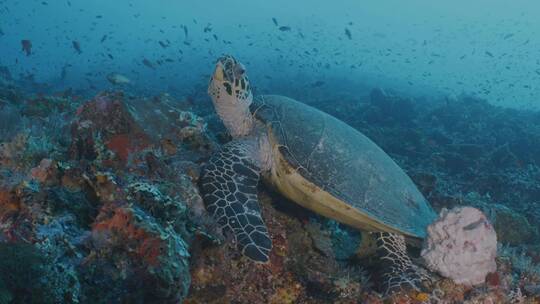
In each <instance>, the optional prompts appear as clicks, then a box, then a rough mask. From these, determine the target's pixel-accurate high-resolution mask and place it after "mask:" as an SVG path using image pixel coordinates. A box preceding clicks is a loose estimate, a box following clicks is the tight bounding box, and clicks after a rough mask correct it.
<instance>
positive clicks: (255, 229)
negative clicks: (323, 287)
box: [201, 141, 272, 263]
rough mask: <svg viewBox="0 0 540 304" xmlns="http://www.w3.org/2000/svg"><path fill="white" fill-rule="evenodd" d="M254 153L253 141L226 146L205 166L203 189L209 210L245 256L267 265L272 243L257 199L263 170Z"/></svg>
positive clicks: (202, 177)
mask: <svg viewBox="0 0 540 304" xmlns="http://www.w3.org/2000/svg"><path fill="white" fill-rule="evenodd" d="M251 150H252V149H251V147H250V143H249V142H244V141H233V142H230V143H228V144H226V145H225V146H224V147H223V148H222V149H221V151H219V152H217V153H216V154H214V155H213V156H212V157H211V158H210V161H209V162H208V164H207V165H206V166H205V167H204V169H203V172H202V175H201V188H202V192H203V200H204V203H205V205H206V209H207V210H208V212H209V213H210V214H211V215H212V216H213V217H214V219H215V220H216V221H217V222H218V223H219V224H220V225H221V226H222V228H223V229H224V230H225V232H228V231H230V232H233V234H234V236H235V239H236V242H237V245H238V249H239V250H240V251H241V252H242V254H244V255H245V256H247V257H249V258H250V259H252V260H254V261H256V262H261V263H265V262H268V256H269V253H270V250H271V249H272V241H271V240H270V237H269V235H268V230H267V229H266V225H265V224H264V221H263V219H262V217H261V210H260V207H259V201H258V199H257V184H258V182H259V176H260V169H259V167H258V166H257V165H255V163H256V162H255V161H254V160H253V159H251V157H252V153H250V151H251Z"/></svg>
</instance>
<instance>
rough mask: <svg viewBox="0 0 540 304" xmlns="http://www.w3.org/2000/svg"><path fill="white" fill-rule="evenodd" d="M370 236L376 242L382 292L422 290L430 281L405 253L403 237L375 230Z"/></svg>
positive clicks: (405, 247) (386, 293) (387, 293)
mask: <svg viewBox="0 0 540 304" xmlns="http://www.w3.org/2000/svg"><path fill="white" fill-rule="evenodd" d="M372 236H373V237H375V239H376V243H377V249H376V250H377V256H378V258H379V259H380V263H381V267H380V277H381V279H382V282H383V286H382V290H383V292H384V294H385V295H389V294H392V293H394V292H399V291H401V290H410V289H414V290H417V291H422V290H423V289H424V284H425V283H426V282H429V281H430V277H429V276H428V275H427V273H425V272H424V271H423V269H422V268H420V267H419V266H417V265H415V264H414V263H413V262H412V260H411V258H410V257H409V255H408V254H407V246H406V243H405V237H404V236H403V235H400V234H395V233H388V232H375V233H373V235H372Z"/></svg>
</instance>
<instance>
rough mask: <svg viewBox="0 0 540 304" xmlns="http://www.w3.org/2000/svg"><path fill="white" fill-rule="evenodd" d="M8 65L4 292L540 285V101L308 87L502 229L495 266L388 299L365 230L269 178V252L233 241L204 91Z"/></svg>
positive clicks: (465, 296) (236, 293) (302, 291)
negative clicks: (213, 212)
mask: <svg viewBox="0 0 540 304" xmlns="http://www.w3.org/2000/svg"><path fill="white" fill-rule="evenodd" d="M2 75H3V74H2ZM0 80H1V81H0V165H1V166H0V303H179V302H184V303H343V304H345V303H482V302H484V303H510V302H516V303H521V302H523V303H527V301H528V302H530V303H534V301H537V302H538V301H539V299H540V295H539V293H540V292H539V287H538V286H540V270H539V269H540V266H538V264H539V263H540V255H539V254H538V252H540V250H539V248H538V245H537V243H538V241H539V238H540V236H539V233H538V231H539V229H540V227H539V226H538V223H540V211H539V210H540V202H539V201H538V197H540V185H538V183H536V182H534V181H537V180H539V179H540V169H539V166H540V158H539V156H540V135H539V134H540V129H539V127H538V121H540V120H539V119H540V116H538V114H535V113H527V112H520V111H516V110H506V109H501V108H497V107H493V106H491V105H489V104H488V103H486V102H484V101H481V100H477V99H474V98H470V97H466V96H463V97H456V98H455V100H453V101H452V102H445V101H441V102H437V101H433V100H429V101H427V100H421V99H417V100H416V99H415V100H413V99H410V98H403V97H400V96H399V95H396V94H392V93H391V92H385V91H384V90H375V91H373V92H372V94H371V95H369V96H365V97H361V98H360V100H358V99H359V97H357V96H354V97H350V98H347V96H346V95H344V96H343V97H344V98H343V99H341V100H331V101H326V100H323V99H320V100H313V101H311V104H312V105H314V106H316V107H318V108H321V109H322V110H325V111H327V112H329V113H330V114H333V115H335V116H336V117H338V118H340V119H342V120H344V121H345V122H347V123H349V124H350V125H352V126H353V127H355V128H357V129H359V130H360V131H362V132H363V133H365V134H366V135H368V136H369V137H371V138H372V139H374V140H375V141H376V142H377V143H378V144H379V145H380V146H381V147H383V149H385V151H387V152H388V153H389V154H390V155H391V156H392V157H393V158H394V159H395V160H396V161H397V162H398V163H399V164H400V165H401V166H402V167H403V168H405V169H406V170H407V172H408V173H409V175H410V176H411V177H413V180H414V181H415V182H416V184H417V185H418V187H419V188H420V189H421V191H422V192H423V193H424V195H425V196H426V197H427V198H428V199H429V200H430V202H431V203H432V205H433V206H434V207H435V209H436V210H437V211H440V210H441V209H442V208H448V209H450V208H453V207H461V206H467V205H471V206H474V207H476V208H478V209H480V210H482V211H483V212H484V213H485V214H486V215H487V216H488V218H489V220H490V222H492V223H493V225H494V228H495V230H496V231H497V233H498V234H499V235H500V241H501V243H502V244H499V248H498V255H497V258H496V263H497V270H496V271H492V272H491V273H489V274H488V275H487V277H486V278H485V282H481V283H482V284H480V285H479V286H474V287H472V286H466V285H462V284H457V283H456V282H453V281H452V280H449V279H443V278H436V279H435V281H434V282H433V286H430V288H429V289H427V290H424V291H423V292H416V291H410V292H408V291H403V292H400V293H396V294H394V295H392V296H391V297H388V298H383V297H382V295H380V294H378V293H377V292H376V290H377V287H378V284H380V282H377V280H376V279H375V278H374V277H373V276H371V273H370V267H371V264H370V263H371V261H370V260H369V259H366V260H364V259H361V258H359V257H358V255H357V252H356V251H357V249H358V246H359V244H360V241H361V237H362V236H361V233H359V232H358V231H355V230H353V229H351V228H349V227H346V226H344V225H341V224H339V223H336V222H335V221H332V220H328V219H325V218H322V217H320V216H318V215H316V214H313V213H311V212H308V211H306V210H304V209H302V208H300V207H298V206H296V205H295V204H294V203H292V202H290V201H287V200H286V199H285V198H283V197H281V196H279V195H277V194H275V193H272V192H269V191H271V190H269V189H267V188H266V187H264V186H261V187H260V192H261V193H260V195H261V198H262V209H263V210H262V211H263V216H264V219H265V222H266V223H267V225H268V229H269V232H270V235H271V237H272V241H273V244H274V248H273V250H272V252H271V256H270V262H269V263H268V264H265V265H259V264H253V263H252V262H250V261H249V260H247V259H246V258H244V257H242V256H241V255H240V254H239V253H238V252H237V250H236V246H235V245H234V244H233V243H232V242H231V240H230V239H229V238H230V237H229V236H227V235H222V234H221V232H220V231H219V229H217V227H216V225H215V223H214V222H213V221H212V220H211V219H209V218H208V216H207V215H206V211H205V209H204V205H203V203H202V199H201V197H200V195H199V189H198V187H197V182H198V179H199V171H200V167H201V166H202V165H203V164H204V163H205V162H206V160H207V159H208V157H209V156H210V155H211V154H212V152H213V151H215V149H216V148H217V147H218V146H219V144H218V142H219V143H223V142H225V141H226V140H228V136H227V135H226V134H225V133H224V132H223V130H224V129H223V126H222V125H220V123H219V122H218V121H217V120H216V117H215V115H213V114H211V113H213V111H212V109H211V108H210V106H211V103H210V102H209V101H208V100H206V99H204V98H199V97H198V96H200V94H199V95H194V96H197V97H196V98H197V100H191V99H187V100H178V99H177V98H175V97H172V96H170V95H167V94H162V95H160V96H156V97H153V98H148V97H140V96H130V95H129V94H128V93H120V92H103V93H101V94H98V95H97V96H95V97H93V98H89V99H88V100H85V99H83V98H80V97H78V96H74V95H73V92H64V93H62V94H58V95H55V96H48V95H44V94H41V95H39V96H29V95H27V94H26V93H25V92H24V90H22V89H20V88H19V87H18V86H17V83H16V82H15V81H13V80H12V79H10V78H9V77H7V76H6V75H3V76H0ZM199 99H200V100H199ZM298 99H299V100H303V99H302V98H301V97H299V98H298ZM471 117H474V120H471ZM473 222H474V221H473ZM506 227H512V229H505V228H506ZM412 254H413V255H414V254H415V252H412ZM416 256H418V254H416ZM475 282H476V281H475ZM29 290H31V291H32V292H31V293H30V292H29ZM490 301H491V302H490ZM519 301H521V302H519Z"/></svg>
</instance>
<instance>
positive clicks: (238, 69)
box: [234, 63, 246, 78]
mask: <svg viewBox="0 0 540 304" xmlns="http://www.w3.org/2000/svg"><path fill="white" fill-rule="evenodd" d="M245 73H246V68H245V67H244V65H243V64H241V63H238V64H236V65H235V66H234V75H235V76H236V77H238V78H239V77H242V76H243V75H244V74H245Z"/></svg>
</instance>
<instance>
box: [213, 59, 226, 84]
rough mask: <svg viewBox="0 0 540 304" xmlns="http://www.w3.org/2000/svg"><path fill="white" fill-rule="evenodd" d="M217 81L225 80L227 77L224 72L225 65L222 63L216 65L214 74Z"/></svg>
mask: <svg viewBox="0 0 540 304" xmlns="http://www.w3.org/2000/svg"><path fill="white" fill-rule="evenodd" d="M212 78H214V79H215V80H217V81H223V80H224V79H225V74H224V73H223V67H222V66H221V64H219V63H218V64H217V65H216V70H215V71H214V75H213V76H212Z"/></svg>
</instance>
